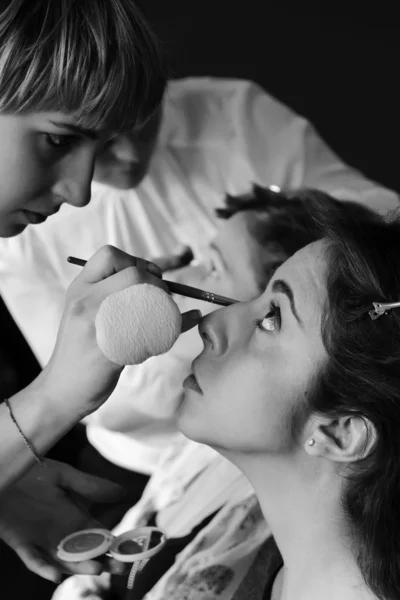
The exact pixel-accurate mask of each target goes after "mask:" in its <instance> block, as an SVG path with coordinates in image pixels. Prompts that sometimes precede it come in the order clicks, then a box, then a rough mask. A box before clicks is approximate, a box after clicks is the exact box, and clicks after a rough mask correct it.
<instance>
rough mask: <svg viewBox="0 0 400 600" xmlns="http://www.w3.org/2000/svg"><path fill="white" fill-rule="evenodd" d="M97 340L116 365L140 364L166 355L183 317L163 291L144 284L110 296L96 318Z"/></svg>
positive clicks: (104, 301)
mask: <svg viewBox="0 0 400 600" xmlns="http://www.w3.org/2000/svg"><path fill="white" fill-rule="evenodd" d="M95 324H96V339H97V344H98V346H99V348H100V350H101V351H102V352H103V354H104V355H105V356H106V357H107V358H108V359H109V360H111V361H112V362H114V363H116V364H117V365H138V364H140V363H142V362H144V361H145V360H147V359H148V358H150V357H151V356H157V355H158V354H164V353H165V352H168V350H169V349H170V348H171V347H172V346H173V345H174V343H175V342H176V340H177V339H178V337H179V335H180V333H181V327H182V316H181V313H180V312H179V309H178V307H177V305H176V304H175V302H174V301H173V300H172V298H171V297H170V296H169V295H168V294H167V293H166V292H164V290H162V289H160V288H159V287H156V286H154V285H150V284H148V283H142V284H138V285H133V286H131V287H129V288H126V289H124V290H121V291H120V292H116V293H115V294H111V296H108V297H107V298H106V299H105V300H103V302H102V303H101V305H100V308H99V310H98V313H97V315H96V322H95Z"/></svg>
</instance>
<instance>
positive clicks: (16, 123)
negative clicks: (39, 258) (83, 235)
mask: <svg viewBox="0 0 400 600" xmlns="http://www.w3.org/2000/svg"><path fill="white" fill-rule="evenodd" d="M76 124H77V123H76V119H74V118H73V117H72V116H71V115H66V114H63V113H58V112H51V113H50V112H49V113H31V114H28V115H5V114H0V237H11V236H14V235H17V234H19V233H21V231H23V230H24V229H25V227H26V226H27V225H29V224H37V223H42V222H43V221H45V220H46V219H47V217H48V216H50V215H52V214H54V213H55V212H57V211H58V209H59V208H60V206H61V204H62V203H64V202H67V203H68V204H72V205H74V206H77V207H80V206H85V205H86V204H87V203H88V202H89V200H90V184H91V180H92V175H93V169H94V161H95V157H96V153H97V152H98V150H99V148H101V147H102V145H103V144H104V143H105V142H106V141H107V140H108V138H109V137H110V135H111V134H110V132H107V131H106V130H98V131H97V132H88V131H82V130H79V131H77V130H71V129H70V126H71V125H72V126H74V125H75V126H76ZM94 134H95V136H96V137H95V138H94Z"/></svg>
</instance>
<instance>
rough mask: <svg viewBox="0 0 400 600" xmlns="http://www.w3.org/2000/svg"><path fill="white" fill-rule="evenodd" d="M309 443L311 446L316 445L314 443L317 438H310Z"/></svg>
mask: <svg viewBox="0 0 400 600" xmlns="http://www.w3.org/2000/svg"><path fill="white" fill-rule="evenodd" d="M307 444H308V445H309V446H314V444H315V440H314V438H310V439H309V440H308V442H307Z"/></svg>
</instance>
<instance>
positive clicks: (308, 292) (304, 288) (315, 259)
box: [268, 240, 327, 322]
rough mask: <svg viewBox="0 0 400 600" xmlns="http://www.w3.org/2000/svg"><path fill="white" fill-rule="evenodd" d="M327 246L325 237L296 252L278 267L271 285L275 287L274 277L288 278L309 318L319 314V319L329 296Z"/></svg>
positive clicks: (304, 313) (295, 297)
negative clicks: (327, 287)
mask: <svg viewBox="0 0 400 600" xmlns="http://www.w3.org/2000/svg"><path fill="white" fill-rule="evenodd" d="M326 247H327V245H326V242H325V240H318V241H316V242H313V243H312V244H309V245H308V246H305V247H304V248H302V249H301V250H299V251H298V252H296V253H295V254H294V255H293V256H291V257H290V258H289V259H288V260H287V261H286V262H285V263H283V265H281V266H280V267H279V268H278V269H277V271H276V272H275V274H274V277H273V278H272V280H271V282H270V284H269V286H268V288H269V290H272V286H273V282H274V280H276V279H282V280H284V281H285V282H286V283H287V284H288V285H289V286H290V288H291V289H292V291H293V296H294V300H295V303H296V305H297V306H298V312H299V314H301V315H303V317H304V321H305V322H307V321H315V318H316V317H318V322H319V320H320V319H319V317H320V314H321V311H322V309H323V306H324V305H325V301H326V298H327V289H326V277H325V275H326V252H325V251H326Z"/></svg>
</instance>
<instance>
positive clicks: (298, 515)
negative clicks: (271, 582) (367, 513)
mask: <svg viewBox="0 0 400 600" xmlns="http://www.w3.org/2000/svg"><path fill="white" fill-rule="evenodd" d="M227 458H229V459H230V460H231V461H232V462H234V463H235V464H236V465H237V466H238V467H239V468H240V469H241V470H242V471H243V473H244V474H245V475H246V477H247V478H248V479H249V481H250V483H251V484H252V485H253V487H254V489H255V492H256V494H257V497H258V499H259V502H260V505H261V508H262V511H263V513H264V516H265V518H266V520H267V522H268V524H269V525H270V527H271V530H272V533H273V536H274V538H275V541H276V543H277V545H278V548H279V551H280V553H281V555H282V557H283V561H284V568H283V571H282V573H281V574H280V576H279V578H278V579H277V582H276V585H281V589H280V592H279V596H278V597H277V598H276V600H321V599H322V598H323V599H324V600H337V598H340V599H341V600H376V596H375V595H374V594H372V593H371V592H370V591H369V589H368V588H367V587H366V586H365V583H364V581H363V578H362V575H361V573H360V571H359V569H358V566H357V564H356V562H355V559H354V556H353V554H352V551H351V539H350V535H349V532H348V528H347V527H346V522H345V519H344V516H343V512H342V510H341V495H342V489H341V481H342V480H341V478H340V477H339V476H338V475H337V474H336V473H335V472H334V471H333V469H332V471H330V472H325V471H326V465H323V464H322V463H317V462H315V463H313V464H312V465H311V464H310V463H309V459H307V462H306V461H305V460H304V458H303V457H301V456H299V457H298V458H297V459H295V460H293V457H291V458H290V460H288V459H286V458H283V459H278V458H271V457H263V456H243V455H241V456H240V457H239V458H238V457H236V456H235V457H232V456H227ZM324 468H325V469H324ZM275 592H276V588H275ZM274 600H275V598H274Z"/></svg>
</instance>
